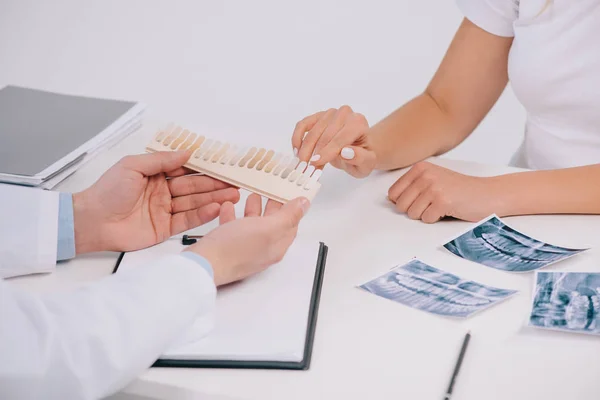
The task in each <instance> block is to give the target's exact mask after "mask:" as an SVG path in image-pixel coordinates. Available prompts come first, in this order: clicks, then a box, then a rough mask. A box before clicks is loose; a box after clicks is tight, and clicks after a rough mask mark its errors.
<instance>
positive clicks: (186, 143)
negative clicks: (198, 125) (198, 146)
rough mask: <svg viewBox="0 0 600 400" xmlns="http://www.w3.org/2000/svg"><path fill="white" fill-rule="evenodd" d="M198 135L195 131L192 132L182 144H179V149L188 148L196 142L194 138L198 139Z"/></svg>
mask: <svg viewBox="0 0 600 400" xmlns="http://www.w3.org/2000/svg"><path fill="white" fill-rule="evenodd" d="M196 136H197V135H196V134H195V133H190V134H189V135H188V137H187V138H186V139H185V141H184V142H183V143H182V144H181V146H179V148H178V150H187V149H188V148H189V147H190V146H191V145H192V143H194V140H196Z"/></svg>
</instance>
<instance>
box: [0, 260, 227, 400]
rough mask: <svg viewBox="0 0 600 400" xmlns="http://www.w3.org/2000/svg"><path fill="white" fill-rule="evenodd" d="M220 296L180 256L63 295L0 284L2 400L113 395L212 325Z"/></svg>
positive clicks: (207, 279)
mask: <svg viewBox="0 0 600 400" xmlns="http://www.w3.org/2000/svg"><path fill="white" fill-rule="evenodd" d="M215 298H216V288H215V285H214V283H213V280H212V278H211V277H210V274H209V272H207V270H206V269H204V268H203V267H202V266H200V265H198V262H196V261H194V260H192V259H190V258H186V257H184V256H182V255H170V256H168V257H165V258H162V259H160V260H156V261H154V262H152V263H150V264H147V265H144V266H140V267H138V268H132V269H130V270H124V271H122V272H119V273H116V274H114V275H111V276H109V277H106V278H104V279H103V280H101V281H98V282H95V283H94V284H91V285H88V286H85V287H82V288H80V289H77V290H74V291H72V292H66V293H62V294H53V295H42V296H39V295H33V294H30V293H26V292H21V291H19V290H18V289H17V288H16V287H13V286H12V285H11V284H10V282H7V281H1V280H0V398H2V399H39V398H46V399H97V398H102V397H105V396H108V395H110V394H112V393H114V392H116V391H118V390H120V389H121V388H123V387H124V386H126V385H127V384H128V383H129V382H130V381H131V380H132V379H134V378H135V377H136V376H137V375H138V374H139V373H141V372H142V371H143V370H145V369H146V368H148V367H149V366H151V365H152V363H153V362H154V361H155V360H156V359H157V358H158V357H159V356H160V355H161V354H162V353H163V352H164V351H165V350H167V349H168V348H169V347H170V346H171V345H172V343H173V342H174V341H175V340H176V339H178V338H179V336H180V335H181V333H182V332H184V331H186V329H189V328H192V327H193V328H195V329H198V326H197V325H198V321H212V314H213V312H214V307H215ZM208 316H210V317H208ZM204 328H206V327H204Z"/></svg>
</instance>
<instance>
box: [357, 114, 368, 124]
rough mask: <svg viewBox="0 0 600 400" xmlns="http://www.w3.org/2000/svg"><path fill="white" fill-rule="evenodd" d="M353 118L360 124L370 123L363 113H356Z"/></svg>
mask: <svg viewBox="0 0 600 400" xmlns="http://www.w3.org/2000/svg"><path fill="white" fill-rule="evenodd" d="M353 118H354V121H355V122H356V123H357V124H360V125H368V124H369V123H368V122H367V118H366V117H365V116H364V115H363V114H361V113H354V114H353Z"/></svg>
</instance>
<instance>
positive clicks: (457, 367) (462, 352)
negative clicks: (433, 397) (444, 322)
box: [444, 331, 471, 400]
mask: <svg viewBox="0 0 600 400" xmlns="http://www.w3.org/2000/svg"><path fill="white" fill-rule="evenodd" d="M470 339H471V331H468V332H467V334H466V335H465V338H464V340H463V344H462V347H461V349H460V354H459V355H458V360H456V365H455V366H454V372H452V379H450V385H449V386H448V390H447V391H446V396H444V400H450V397H452V390H453V389H454V383H455V382H456V377H457V376H458V372H459V371H460V366H461V365H462V361H463V358H464V357H465V353H466V352H467V346H468V345H469V340H470Z"/></svg>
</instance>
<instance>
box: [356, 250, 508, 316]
mask: <svg viewBox="0 0 600 400" xmlns="http://www.w3.org/2000/svg"><path fill="white" fill-rule="evenodd" d="M359 287H360V288H361V289H364V290H366V291H368V292H370V293H373V294H376V295H378V296H381V297H384V298H386V299H389V300H393V301H395V302H397V303H401V304H404V305H407V306H409V307H413V308H416V309H419V310H423V311H427V312H430V313H433V314H438V315H444V316H450V317H459V318H465V317H469V316H471V315H472V314H474V313H476V312H478V311H481V310H483V309H485V308H488V307H490V306H492V305H493V304H496V303H498V302H500V301H502V300H504V299H506V298H508V297H510V296H512V295H513V294H515V293H517V291H516V290H506V289H498V288H495V287H491V286H486V285H482V284H480V283H477V282H473V281H469V280H464V279H462V278H459V277H458V276H456V275H454V274H450V273H448V272H444V271H441V270H439V269H437V268H434V267H432V266H430V265H428V264H425V263H424V262H422V261H420V260H417V259H414V260H412V261H410V262H409V263H407V264H405V265H402V266H398V267H395V268H393V269H392V270H390V271H389V272H387V273H386V274H384V275H382V276H380V277H378V278H375V279H373V280H371V281H369V282H367V283H365V284H363V285H360V286H359Z"/></svg>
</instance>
